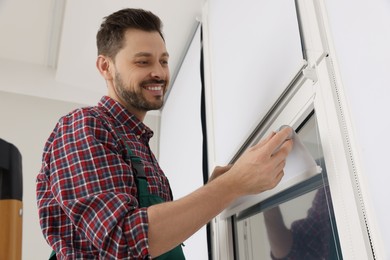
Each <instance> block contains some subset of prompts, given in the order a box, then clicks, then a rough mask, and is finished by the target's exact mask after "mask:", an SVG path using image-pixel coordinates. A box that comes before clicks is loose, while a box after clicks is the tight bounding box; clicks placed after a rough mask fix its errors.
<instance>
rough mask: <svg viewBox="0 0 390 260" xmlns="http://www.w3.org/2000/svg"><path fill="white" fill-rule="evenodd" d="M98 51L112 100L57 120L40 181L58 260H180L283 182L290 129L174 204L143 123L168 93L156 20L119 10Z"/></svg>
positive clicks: (43, 218)
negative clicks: (214, 224)
mask: <svg viewBox="0 0 390 260" xmlns="http://www.w3.org/2000/svg"><path fill="white" fill-rule="evenodd" d="M97 46H98V57H97V62H96V66H97V68H98V70H99V72H100V74H101V75H102V76H103V78H104V79H105V80H106V83H107V88H108V95H107V96H104V97H103V98H102V99H101V100H100V102H99V104H98V105H97V106H95V107H88V108H82V109H78V110H75V111H73V112H71V113H70V114H68V115H66V116H64V117H62V118H61V119H60V121H59V122H58V124H57V125H56V127H55V129H54V130H53V132H52V134H51V135H50V137H49V139H48V141H47V143H46V145H45V148H44V153H43V160H42V161H43V162H42V168H41V171H40V172H39V174H38V177H37V203H38V209H39V216H40V223H41V227H42V231H43V234H44V236H45V238H46V240H47V242H48V243H49V244H50V246H51V247H53V249H54V251H55V252H56V255H57V258H61V259H150V258H152V257H153V258H155V257H157V256H160V255H162V254H164V253H166V252H168V253H167V254H170V252H171V251H172V249H173V250H176V252H178V251H180V250H181V249H180V246H179V245H180V244H181V243H182V242H183V241H185V240H186V239H187V238H188V237H189V236H191V235H192V234H194V233H195V232H196V231H197V230H199V229H200V228H201V227H202V226H204V225H205V224H207V223H208V222H209V221H210V220H211V219H212V218H214V217H215V216H216V215H218V214H219V213H220V212H221V211H222V210H223V209H225V208H226V207H227V206H228V205H229V204H230V203H231V202H232V201H234V200H235V199H237V198H238V197H240V196H244V195H248V194H255V193H259V192H262V191H265V190H268V189H271V188H273V187H275V186H276V185H277V184H278V183H279V181H280V179H281V178H282V176H283V167H284V164H285V158H286V156H287V154H288V153H289V152H290V150H291V148H292V141H285V139H286V138H287V137H288V135H289V134H290V133H291V129H287V128H286V129H284V130H282V131H280V132H278V133H272V134H271V135H270V136H268V137H267V138H266V139H265V140H263V141H261V142H260V143H259V144H257V145H255V146H254V147H252V148H250V149H248V151H247V152H246V153H244V155H243V156H242V157H241V158H240V159H238V160H237V162H236V163H235V164H234V165H233V166H225V167H217V168H216V170H215V171H214V173H213V175H212V176H211V180H212V181H210V182H209V183H208V184H207V185H205V186H203V187H201V188H199V189H198V190H196V191H194V192H192V193H190V194H189V195H188V196H186V197H184V198H181V199H179V200H175V201H172V196H171V193H170V188H169V183H168V180H167V178H166V177H165V175H164V173H163V172H162V170H161V169H160V167H159V165H158V163H157V161H156V159H155V157H154V155H153V153H152V152H151V150H150V148H149V145H148V141H149V139H150V138H151V136H152V134H153V133H152V131H151V130H150V129H149V128H148V127H147V126H145V125H144V124H143V123H142V120H143V119H144V117H145V115H146V112H147V111H149V110H152V109H159V108H160V107H161V106H162V105H163V100H164V94H165V93H166V91H167V87H168V84H169V69H168V59H169V54H168V52H167V50H166V46H165V41H164V38H163V34H162V32H161V21H160V19H159V18H158V17H157V16H155V15H154V14H152V13H150V12H147V11H144V10H139V9H124V10H120V11H118V12H115V13H113V14H111V15H110V16H108V17H106V18H105V20H104V21H103V23H102V25H101V27H100V30H99V32H98V34H97ZM280 145H281V146H280ZM278 147H280V148H278ZM135 157H137V159H138V160H140V161H141V167H139V165H138V163H137V162H136V159H134V158H135ZM140 172H141V174H140V175H141V176H142V175H145V177H146V178H143V179H144V180H146V181H147V183H146V185H147V189H146V193H148V195H147V197H153V198H154V199H157V200H158V202H160V203H158V204H156V203H155V201H154V202H153V201H149V202H150V203H149V204H148V203H147V204H145V203H143V195H140V194H139V191H140V190H142V189H143V188H142V187H140V186H142V178H138V176H139V173H140ZM144 205H146V206H144ZM178 254H181V253H180V252H179V253H178ZM166 259H175V258H174V257H167V258H166ZM176 259H184V257H182V256H179V257H178V258H176Z"/></svg>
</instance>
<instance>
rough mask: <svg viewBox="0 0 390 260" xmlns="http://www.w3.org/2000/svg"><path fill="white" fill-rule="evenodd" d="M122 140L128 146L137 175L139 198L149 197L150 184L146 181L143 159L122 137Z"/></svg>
mask: <svg viewBox="0 0 390 260" xmlns="http://www.w3.org/2000/svg"><path fill="white" fill-rule="evenodd" d="M121 139H122V141H123V142H124V144H125V146H126V150H127V153H128V154H129V155H130V161H131V165H132V168H133V171H134V175H135V182H136V185H137V191H138V192H137V193H138V198H141V196H145V195H149V191H148V182H147V180H146V175H145V170H144V166H143V164H142V161H141V158H139V157H138V156H136V155H134V153H133V151H132V150H131V148H130V146H129V145H128V144H127V143H126V141H125V140H124V138H122V137H121ZM141 206H146V205H141Z"/></svg>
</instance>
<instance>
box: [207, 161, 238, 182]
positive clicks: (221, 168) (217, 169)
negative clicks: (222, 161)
mask: <svg viewBox="0 0 390 260" xmlns="http://www.w3.org/2000/svg"><path fill="white" fill-rule="evenodd" d="M232 166H233V164H228V165H226V166H216V167H215V168H214V171H213V173H212V174H211V176H210V178H209V180H208V182H210V181H213V180H215V179H216V178H218V177H219V176H221V175H222V174H224V173H225V172H227V171H228V170H230V168H232Z"/></svg>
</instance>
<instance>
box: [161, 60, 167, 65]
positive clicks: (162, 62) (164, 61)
mask: <svg viewBox="0 0 390 260" xmlns="http://www.w3.org/2000/svg"><path fill="white" fill-rule="evenodd" d="M160 63H161V64H162V65H168V60H161V61H160Z"/></svg>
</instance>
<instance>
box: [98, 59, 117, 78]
mask: <svg viewBox="0 0 390 260" xmlns="http://www.w3.org/2000/svg"><path fill="white" fill-rule="evenodd" d="M96 67H97V69H98V70H99V72H100V74H101V75H102V76H103V78H104V79H105V80H112V79H113V76H112V74H111V73H114V71H113V69H112V68H111V67H113V63H112V61H111V59H110V58H108V57H106V56H104V55H99V56H98V57H97V60H96Z"/></svg>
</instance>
